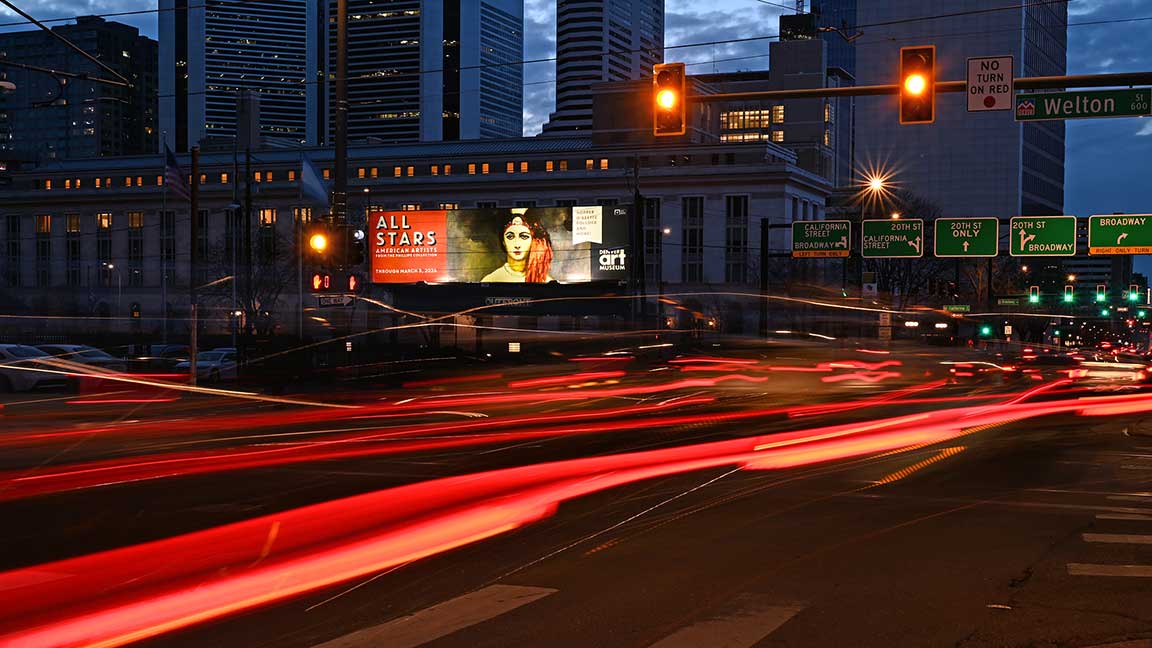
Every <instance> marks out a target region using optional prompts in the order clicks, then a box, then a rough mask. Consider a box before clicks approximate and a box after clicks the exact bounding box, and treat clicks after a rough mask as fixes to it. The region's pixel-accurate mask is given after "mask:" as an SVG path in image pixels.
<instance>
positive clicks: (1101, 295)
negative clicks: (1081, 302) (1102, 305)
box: [1096, 292, 1107, 302]
mask: <svg viewBox="0 0 1152 648" xmlns="http://www.w3.org/2000/svg"><path fill="white" fill-rule="evenodd" d="M1105 299H1107V297H1105V296H1104V293H1100V292H1098V293H1096V301H1098V302H1102V301H1104V300H1105Z"/></svg>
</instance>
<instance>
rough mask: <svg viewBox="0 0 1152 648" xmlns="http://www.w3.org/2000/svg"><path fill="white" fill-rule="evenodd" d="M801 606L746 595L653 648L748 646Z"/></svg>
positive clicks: (784, 621) (652, 647)
mask: <svg viewBox="0 0 1152 648" xmlns="http://www.w3.org/2000/svg"><path fill="white" fill-rule="evenodd" d="M802 609H804V608H803V607H799V606H795V605H773V604H772V602H770V601H769V600H768V599H767V597H752V596H743V597H740V598H739V599H737V600H736V601H734V605H733V606H732V607H730V608H728V609H727V610H725V611H724V612H723V613H722V614H721V615H719V616H716V617H714V618H711V619H707V620H705V621H700V622H698V623H694V624H692V625H690V626H686V627H684V628H681V629H679V630H677V631H676V632H674V633H672V634H670V635H668V636H667V637H665V638H663V639H661V640H660V641H658V642H656V643H654V644H652V646H651V648H697V647H699V646H709V648H748V647H749V646H751V645H753V644H755V643H756V642H758V641H760V640H761V639H763V638H764V637H767V636H768V635H769V634H772V632H773V631H775V630H776V629H777V628H779V627H780V626H782V625H784V624H785V623H787V622H788V620H789V619H791V618H792V617H794V616H796V614H797V613H799V612H800V610H802Z"/></svg>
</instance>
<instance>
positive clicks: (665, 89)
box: [652, 63, 688, 137]
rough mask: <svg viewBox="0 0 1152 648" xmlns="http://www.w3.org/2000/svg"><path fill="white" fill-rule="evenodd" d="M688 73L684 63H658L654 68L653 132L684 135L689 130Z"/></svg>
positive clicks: (659, 134)
mask: <svg viewBox="0 0 1152 648" xmlns="http://www.w3.org/2000/svg"><path fill="white" fill-rule="evenodd" d="M686 87H687V74H686V72H685V71H684V64H683V63H658V64H656V66H655V67H654V68H652V134H653V135H655V136H657V137H662V136H666V135H683V134H684V133H685V132H687V130H688V127H687V126H688V120H687V115H688V112H687V97H686V95H685V89H686Z"/></svg>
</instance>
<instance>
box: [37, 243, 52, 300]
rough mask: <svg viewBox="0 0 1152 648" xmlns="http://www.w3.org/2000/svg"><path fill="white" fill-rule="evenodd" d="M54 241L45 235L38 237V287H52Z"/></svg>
mask: <svg viewBox="0 0 1152 648" xmlns="http://www.w3.org/2000/svg"><path fill="white" fill-rule="evenodd" d="M51 270H52V239H51V238H50V237H48V236H46V235H44V234H37V236H36V287H37V288H46V287H48V286H50V285H51V282H52V276H51Z"/></svg>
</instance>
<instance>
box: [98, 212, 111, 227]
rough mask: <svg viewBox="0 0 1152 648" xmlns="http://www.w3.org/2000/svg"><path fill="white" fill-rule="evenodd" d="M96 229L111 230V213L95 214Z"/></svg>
mask: <svg viewBox="0 0 1152 648" xmlns="http://www.w3.org/2000/svg"><path fill="white" fill-rule="evenodd" d="M96 229H101V230H109V229H112V214H111V212H101V213H99V214H96Z"/></svg>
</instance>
